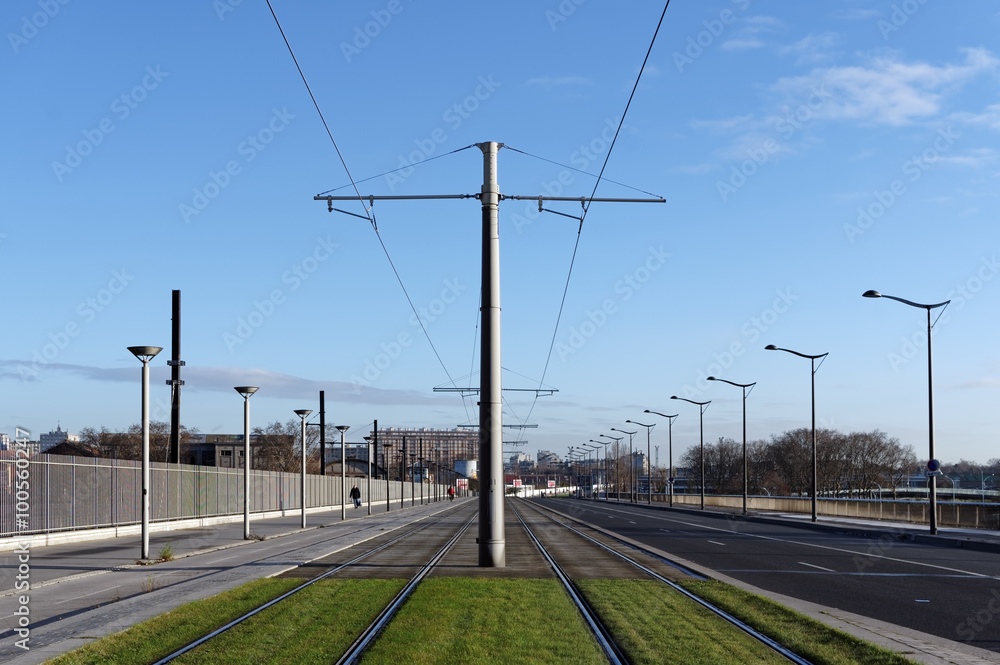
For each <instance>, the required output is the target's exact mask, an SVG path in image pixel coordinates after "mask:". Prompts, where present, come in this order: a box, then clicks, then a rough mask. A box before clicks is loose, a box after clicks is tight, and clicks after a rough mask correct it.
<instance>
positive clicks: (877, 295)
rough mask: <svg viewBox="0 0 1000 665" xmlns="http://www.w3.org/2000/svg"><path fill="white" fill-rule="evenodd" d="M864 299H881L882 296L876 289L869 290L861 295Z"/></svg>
mask: <svg viewBox="0 0 1000 665" xmlns="http://www.w3.org/2000/svg"><path fill="white" fill-rule="evenodd" d="M861 297H862V298H881V297H882V294H881V293H879V292H878V291H875V290H874V289H869V290H867V291H865V292H864V293H862V294H861Z"/></svg>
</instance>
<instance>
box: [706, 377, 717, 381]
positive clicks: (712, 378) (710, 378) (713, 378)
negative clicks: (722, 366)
mask: <svg viewBox="0 0 1000 665" xmlns="http://www.w3.org/2000/svg"><path fill="white" fill-rule="evenodd" d="M708 380H709V381H718V379H717V378H715V377H714V376H710V377H708Z"/></svg>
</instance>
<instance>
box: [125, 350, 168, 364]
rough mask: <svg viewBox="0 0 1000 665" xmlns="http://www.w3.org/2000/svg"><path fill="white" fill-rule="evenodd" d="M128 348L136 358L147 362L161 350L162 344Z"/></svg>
mask: <svg viewBox="0 0 1000 665" xmlns="http://www.w3.org/2000/svg"><path fill="white" fill-rule="evenodd" d="M128 350H129V351H131V352H132V355H134V356H135V357H136V358H138V359H139V360H141V361H142V362H144V363H148V362H149V361H150V360H152V359H153V358H154V357H156V354H157V353H159V352H160V351H162V350H163V347H162V346H130V347H128Z"/></svg>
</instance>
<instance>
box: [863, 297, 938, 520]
mask: <svg viewBox="0 0 1000 665" xmlns="http://www.w3.org/2000/svg"><path fill="white" fill-rule="evenodd" d="M861 295H862V297H864V298H888V299H889V300H895V301H896V302H901V303H903V304H904V305H910V306H911V307H919V308H921V309H926V310H927V447H928V449H929V452H928V454H929V455H930V458H929V459H928V464H933V463H934V461H935V458H934V369H933V364H932V362H931V360H932V355H931V331H932V330H933V328H934V325H933V324H932V323H931V310H932V309H937V308H938V307H947V306H948V304H949V303H950V302H951V301H950V300H945V301H944V302H939V303H937V304H934V305H922V304H920V303H916V302H911V301H909V300H906V299H904V298H897V297H896V296H887V295H885V294H883V293H879V292H878V291H865V292H864V293H862V294H861ZM941 314H944V310H943V309H942V310H941ZM941 314H938V319H940V318H941ZM936 321H937V320H936V319H935V322H936ZM935 471H936V469H935ZM928 485H929V487H928V490H929V491H928V497H929V499H930V513H931V514H930V531H931V534H932V535H933V534H936V533H937V476H936V475H933V474H932V475H931V477H930V481H929V483H928Z"/></svg>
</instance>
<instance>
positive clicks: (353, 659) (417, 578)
mask: <svg viewBox="0 0 1000 665" xmlns="http://www.w3.org/2000/svg"><path fill="white" fill-rule="evenodd" d="M477 519H478V515H473V516H472V517H471V518H470V519H469V521H467V522H466V523H465V524H464V525H463V526H462V528H461V529H459V530H458V533H456V534H455V535H454V536H452V537H451V539H450V540H449V541H448V542H447V543H445V544H444V547H442V548H441V549H440V550H438V553H437V554H435V555H434V556H433V557H431V560H430V561H428V562H427V564H426V565H424V566H423V567H422V568H421V569H420V571H419V572H417V574H416V575H414V576H413V578H412V579H411V580H410V581H409V583H407V585H406V586H405V587H403V589H402V591H400V592H399V593H398V594H396V597H395V598H393V600H392V602H391V603H389V605H387V606H386V608H385V609H383V610H382V612H381V613H380V614H379V615H378V616H377V617H376V618H375V621H373V622H372V623H371V624H370V625H369V626H368V627H367V628H366V629H365V630H364V632H362V633H361V635H360V636H359V637H358V639H356V640H355V641H354V643H353V644H351V646H350V647H349V648H348V649H347V651H346V652H344V655H343V656H341V657H340V659H339V660H337V663H336V665H347V664H349V663H357V662H359V661H360V660H361V656H362V655H363V654H364V652H365V650H366V649H367V648H368V646H369V645H370V644H371V642H372V640H374V639H375V638H376V637H377V636H378V634H379V633H381V632H382V630H383V629H384V628H385V627H386V625H388V623H389V622H390V621H391V620H392V618H393V617H394V616H396V613H397V612H398V611H399V608H400V607H402V605H403V603H404V602H405V601H406V599H407V598H409V597H410V595H411V594H412V593H413V591H414V590H415V589H416V588H417V585H418V584H420V582H421V581H422V580H423V579H424V577H426V576H427V573H429V572H430V571H431V570H433V569H434V566H436V565H437V564H438V562H439V561H440V560H441V559H442V558H444V555H445V554H447V553H448V552H449V551H450V550H451V548H452V547H454V546H455V543H456V542H458V539H459V538H461V537H462V534H464V533H465V532H466V530H468V528H469V527H470V526H472V523H473V522H475V521H476V520H477Z"/></svg>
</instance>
